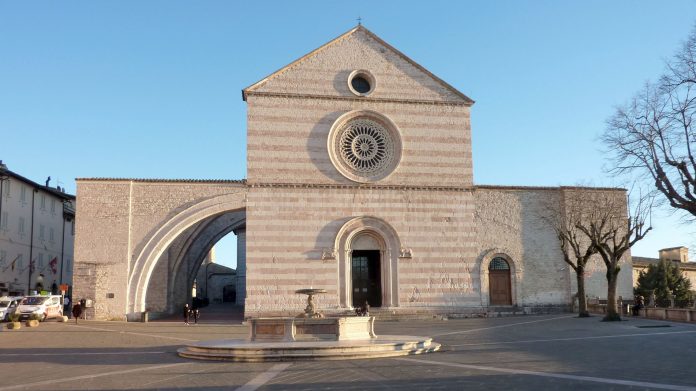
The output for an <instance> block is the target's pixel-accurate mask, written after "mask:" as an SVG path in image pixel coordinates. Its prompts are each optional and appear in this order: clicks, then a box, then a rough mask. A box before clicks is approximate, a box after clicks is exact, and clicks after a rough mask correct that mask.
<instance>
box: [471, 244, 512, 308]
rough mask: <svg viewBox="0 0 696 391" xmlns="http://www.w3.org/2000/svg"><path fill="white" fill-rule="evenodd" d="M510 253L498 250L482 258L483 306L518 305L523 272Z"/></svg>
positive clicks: (493, 250) (491, 251)
mask: <svg viewBox="0 0 696 391" xmlns="http://www.w3.org/2000/svg"><path fill="white" fill-rule="evenodd" d="M510 253H511V252H510V251H509V250H508V249H501V248H496V249H491V250H488V251H487V252H486V253H485V254H484V255H483V256H482V258H481V263H480V265H479V270H480V281H481V304H482V305H483V306H491V305H516V304H517V298H518V296H519V292H518V291H517V290H518V289H519V284H518V281H519V279H520V275H521V274H522V273H523V270H522V265H521V264H520V263H519V262H515V261H513V259H512V257H510V256H509V255H508V254H510Z"/></svg>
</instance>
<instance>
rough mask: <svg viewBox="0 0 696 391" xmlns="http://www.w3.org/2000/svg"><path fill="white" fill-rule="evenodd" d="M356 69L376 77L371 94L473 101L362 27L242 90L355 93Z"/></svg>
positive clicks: (405, 97)
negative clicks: (352, 87) (350, 82)
mask: <svg viewBox="0 0 696 391" xmlns="http://www.w3.org/2000/svg"><path fill="white" fill-rule="evenodd" d="M358 69H365V70H367V71H369V72H371V73H372V74H373V75H374V77H375V79H376V88H375V90H374V92H373V93H372V94H370V98H371V99H388V100H413V101H434V102H449V103H459V104H466V105H470V104H472V103H473V101H472V100H471V99H469V98H468V97H466V96H465V95H463V94H462V93H460V92H459V91H457V90H456V89H454V88H453V87H451V86H449V85H448V84H446V83H445V82H443V81H442V80H440V79H439V78H437V77H436V76H434V75H433V74H431V73H430V72H428V71H427V70H425V69H424V68H422V67H421V66H419V65H418V64H416V63H415V62H413V61H412V60H410V59H409V58H408V57H406V56H405V55H403V54H402V53H400V52H398V51H397V50H396V49H394V48H393V47H391V46H390V45H388V44H386V43H385V42H384V41H382V40H381V39H379V38H378V37H376V36H375V35H374V34H372V33H371V32H369V31H368V30H367V29H365V28H364V27H362V26H359V27H356V28H355V29H353V30H351V31H349V32H348V33H346V34H344V35H342V36H340V37H338V38H337V39H335V40H333V41H331V42H329V43H328V44H326V45H324V46H322V47H321V48H319V49H317V50H315V51H313V52H311V53H309V54H307V55H305V56H304V57H302V58H300V59H299V60H297V61H295V62H293V63H291V64H290V65H288V66H286V67H284V68H282V69H281V70H279V71H278V72H275V73H273V74H271V75H269V76H268V77H266V78H265V79H263V80H261V81H259V82H258V83H256V84H254V85H252V86H250V87H249V88H247V89H246V90H244V92H245V94H247V95H248V94H254V93H273V94H290V95H301V96H323V97H347V98H355V97H356V96H355V95H354V94H353V93H352V92H351V91H350V90H349V87H348V77H349V75H350V73H351V72H353V71H354V70H358Z"/></svg>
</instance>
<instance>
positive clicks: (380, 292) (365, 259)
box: [334, 216, 401, 308]
mask: <svg viewBox="0 0 696 391" xmlns="http://www.w3.org/2000/svg"><path fill="white" fill-rule="evenodd" d="M334 248H335V249H336V251H337V258H338V269H339V278H338V288H339V301H340V305H341V306H342V307H346V308H352V307H353V306H354V305H355V304H356V303H358V301H360V300H368V302H369V301H370V300H373V302H374V303H376V304H377V306H381V307H396V306H398V305H399V296H398V295H399V293H398V266H399V265H398V261H399V254H400V249H401V241H400V240H399V236H398V234H397V233H396V230H394V228H393V227H392V226H391V225H389V224H388V223H387V222H385V221H384V220H381V219H379V218H376V217H371V216H363V217H356V218H353V219H351V220H349V221H348V222H346V223H345V224H344V225H343V226H342V227H341V229H340V230H339V231H338V234H337V235H336V242H335V247H334ZM354 284H357V285H358V286H354ZM355 289H359V291H358V292H356V291H355ZM363 289H365V291H363ZM356 293H357V294H356ZM354 298H355V300H358V301H355V300H354ZM370 304H371V305H372V303H370Z"/></svg>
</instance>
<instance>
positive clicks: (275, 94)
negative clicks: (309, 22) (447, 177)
mask: <svg viewBox="0 0 696 391" xmlns="http://www.w3.org/2000/svg"><path fill="white" fill-rule="evenodd" d="M246 95H247V96H262V97H273V98H297V99H314V100H338V101H348V102H372V103H404V104H412V105H437V106H465V107H471V105H472V103H468V102H454V101H439V100H414V99H393V98H372V97H367V96H338V95H312V94H294V93H287V92H259V91H255V92H251V91H249V92H247V94H246Z"/></svg>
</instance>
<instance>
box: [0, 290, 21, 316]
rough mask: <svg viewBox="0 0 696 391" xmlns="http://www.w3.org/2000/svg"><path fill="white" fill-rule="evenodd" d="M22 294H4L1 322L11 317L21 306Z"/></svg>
mask: <svg viewBox="0 0 696 391" xmlns="http://www.w3.org/2000/svg"><path fill="white" fill-rule="evenodd" d="M21 300H22V296H14V297H13V296H3V297H0V322H3V321H5V320H9V319H10V315H12V314H14V312H15V311H16V310H17V306H19V302H20V301H21Z"/></svg>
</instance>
